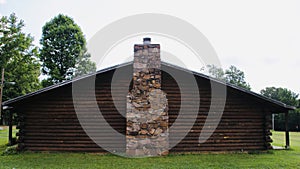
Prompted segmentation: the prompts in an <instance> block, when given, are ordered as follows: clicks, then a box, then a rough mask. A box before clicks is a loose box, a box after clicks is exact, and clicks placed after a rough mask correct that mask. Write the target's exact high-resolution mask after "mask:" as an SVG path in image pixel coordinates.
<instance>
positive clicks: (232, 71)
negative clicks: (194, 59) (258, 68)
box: [207, 65, 251, 90]
mask: <svg viewBox="0 0 300 169" xmlns="http://www.w3.org/2000/svg"><path fill="white" fill-rule="evenodd" d="M207 67H208V73H209V75H210V76H212V77H214V78H216V79H219V80H222V81H226V82H228V83H231V84H234V85H237V86H239V87H241V88H244V89H247V90H251V87H250V85H249V84H248V83H247V82H246V81H245V74H244V72H243V71H241V70H239V69H238V68H237V67H235V66H230V67H229V69H226V70H225V71H224V70H223V69H222V68H218V67H216V66H215V65H208V66H207Z"/></svg>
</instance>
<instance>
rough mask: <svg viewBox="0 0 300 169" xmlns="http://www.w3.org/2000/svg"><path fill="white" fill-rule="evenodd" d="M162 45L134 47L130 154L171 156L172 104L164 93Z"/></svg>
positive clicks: (129, 105)
mask: <svg viewBox="0 0 300 169" xmlns="http://www.w3.org/2000/svg"><path fill="white" fill-rule="evenodd" d="M160 68H161V60H160V46H159V45H158V44H147V45H145V44H142V45H135V46H134V64H133V88H132V90H131V91H130V92H129V94H128V96H127V112H126V119H127V126H126V143H127V144H126V154H127V155H128V156H138V157H141V156H156V155H166V154H168V148H169V140H168V135H169V132H168V101H167V97H166V93H164V92H163V91H162V90H161V70H160Z"/></svg>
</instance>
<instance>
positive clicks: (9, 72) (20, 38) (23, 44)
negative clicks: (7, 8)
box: [0, 13, 40, 124]
mask: <svg viewBox="0 0 300 169" xmlns="http://www.w3.org/2000/svg"><path fill="white" fill-rule="evenodd" d="M23 27H24V22H23V21H22V20H18V18H17V17H16V15H15V14H14V13H13V14H11V15H10V16H9V17H8V16H2V17H1V20H0V56H1V57H0V68H1V73H2V72H4V82H3V83H1V86H2V87H3V90H2V95H3V97H2V98H1V99H2V100H3V101H5V100H9V99H12V98H15V97H17V96H20V95H24V94H27V93H30V92H33V91H35V90H37V89H39V88H40V82H39V79H38V77H39V75H40V64H39V62H38V59H37V47H35V46H34V45H33V44H32V42H33V37H31V36H30V35H29V34H28V35H27V34H25V33H24V32H22V28H23ZM3 117H5V114H3V113H2V112H1V117H0V124H2V122H3V121H2V120H3Z"/></svg>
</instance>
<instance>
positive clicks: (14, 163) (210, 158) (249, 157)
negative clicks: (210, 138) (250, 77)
mask: <svg viewBox="0 0 300 169" xmlns="http://www.w3.org/2000/svg"><path fill="white" fill-rule="evenodd" d="M284 138H285V137H284V133H283V132H273V140H274V145H277V146H283V145H284ZM6 143H7V130H3V131H0V151H3V150H4V149H5V148H6V146H5V144H6ZM0 168H16V169H17V168H93V169H94V168H122V169H125V168H134V169H138V168H155V169H158V168H192V169H193V168H270V169H273V168H292V169H294V168H300V133H295V132H291V150H276V151H274V150H272V151H270V152H268V153H258V154H245V153H236V154H232V153H231V154H194V155H192V154H191V155H169V156H167V157H153V158H140V159H129V158H123V157H118V156H114V155H99V154H89V153H30V152H25V153H21V154H15V155H2V156H0Z"/></svg>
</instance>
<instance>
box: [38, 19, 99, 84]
mask: <svg viewBox="0 0 300 169" xmlns="http://www.w3.org/2000/svg"><path fill="white" fill-rule="evenodd" d="M42 32H43V33H42V38H41V40H40V43H41V45H42V49H41V53H40V60H41V61H42V73H43V74H44V75H46V76H47V78H46V79H45V80H43V86H44V87H46V86H48V85H51V84H55V83H59V82H63V81H65V80H68V79H71V78H73V77H74V76H76V73H78V74H79V72H80V74H81V73H86V72H91V71H94V70H96V66H95V64H94V63H93V62H91V61H90V60H89V57H90V55H88V54H87V53H86V47H85V46H86V40H85V37H84V35H83V33H82V31H81V29H80V27H79V26H78V25H77V24H76V23H75V22H74V20H73V19H72V18H70V17H68V16H66V15H62V14H59V15H58V16H56V17H54V18H53V19H52V20H50V21H49V22H47V23H46V24H45V25H44V26H43V30H42ZM82 64H86V65H87V66H86V65H82Z"/></svg>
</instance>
